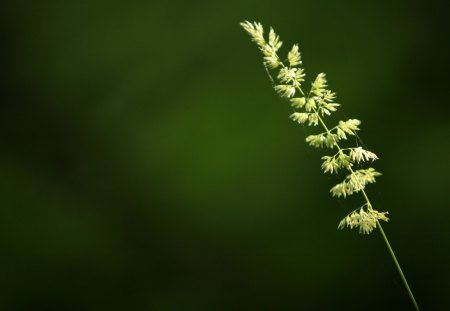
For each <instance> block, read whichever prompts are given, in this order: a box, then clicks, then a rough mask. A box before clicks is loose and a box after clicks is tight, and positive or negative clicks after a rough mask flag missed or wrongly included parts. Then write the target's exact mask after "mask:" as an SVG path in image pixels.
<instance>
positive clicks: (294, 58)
mask: <svg viewBox="0 0 450 311" xmlns="http://www.w3.org/2000/svg"><path fill="white" fill-rule="evenodd" d="M288 61H289V65H290V66H291V67H292V66H297V65H301V64H302V61H301V58H300V52H299V51H298V45H297V44H294V46H293V47H292V49H291V50H290V51H289V53H288Z"/></svg>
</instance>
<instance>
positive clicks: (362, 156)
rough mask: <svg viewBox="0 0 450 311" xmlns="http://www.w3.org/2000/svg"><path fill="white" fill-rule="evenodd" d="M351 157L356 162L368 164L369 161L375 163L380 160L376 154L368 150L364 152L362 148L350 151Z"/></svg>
mask: <svg viewBox="0 0 450 311" xmlns="http://www.w3.org/2000/svg"><path fill="white" fill-rule="evenodd" d="M350 157H351V158H352V160H353V161H355V162H358V163H359V162H363V161H364V162H367V161H373V160H378V157H377V155H376V154H375V153H373V152H370V151H368V150H364V149H363V148H361V147H357V148H353V149H352V150H350Z"/></svg>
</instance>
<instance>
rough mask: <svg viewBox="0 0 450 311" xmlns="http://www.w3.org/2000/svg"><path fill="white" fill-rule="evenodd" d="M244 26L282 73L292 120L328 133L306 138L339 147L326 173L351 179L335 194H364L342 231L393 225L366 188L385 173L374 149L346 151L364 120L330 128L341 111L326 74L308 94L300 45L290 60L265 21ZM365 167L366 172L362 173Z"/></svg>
mask: <svg viewBox="0 0 450 311" xmlns="http://www.w3.org/2000/svg"><path fill="white" fill-rule="evenodd" d="M241 26H242V27H243V28H244V29H245V30H246V31H247V33H248V34H249V35H250V37H251V39H252V41H254V42H255V43H256V44H257V45H258V47H259V49H260V50H261V52H262V53H263V60H264V65H265V66H266V68H267V69H268V70H272V71H277V73H276V75H275V77H276V79H273V81H274V89H275V91H276V92H277V93H278V94H279V95H280V96H281V97H282V98H285V99H288V100H289V103H290V105H291V107H292V109H293V110H294V112H293V113H292V114H291V115H290V118H291V119H292V120H293V121H294V122H297V123H299V124H302V125H306V126H310V127H317V126H319V125H320V126H321V127H322V128H323V130H322V131H321V132H319V133H316V134H313V135H309V136H307V137H306V142H307V143H308V144H309V145H310V146H311V147H315V148H327V149H334V150H335V153H334V154H332V155H327V156H323V157H322V160H323V162H322V170H323V172H324V173H330V174H336V173H338V172H345V171H347V175H346V177H345V178H344V180H342V181H341V182H340V183H338V184H337V185H335V186H334V187H332V188H331V190H330V192H331V194H332V196H334V197H338V198H341V197H342V198H346V197H347V196H350V195H353V194H355V193H359V192H362V193H363V196H364V200H365V202H364V203H363V205H362V206H361V207H359V208H358V209H357V210H355V211H353V212H350V213H348V214H347V215H346V216H345V217H344V218H343V219H342V221H341V222H340V223H339V226H338V228H340V229H342V228H344V227H349V228H351V229H353V228H358V229H359V232H360V233H364V234H368V233H370V232H372V230H373V229H374V228H376V226H377V223H378V222H379V221H380V220H383V221H388V218H387V217H386V214H387V212H379V211H376V210H375V209H373V207H372V204H371V203H370V201H369V199H368V197H367V194H366V192H365V189H366V186H367V185H369V184H372V183H375V182H376V178H377V177H378V176H380V175H381V173H379V172H377V171H376V170H375V169H374V168H372V167H370V165H371V164H372V162H373V161H375V160H377V159H378V156H377V155H376V154H375V153H373V152H372V151H369V150H366V149H364V148H362V147H360V146H355V147H349V148H344V147H343V146H342V145H341V144H342V142H343V141H345V140H347V139H348V138H349V137H351V136H353V137H355V138H356V140H358V139H359V137H358V135H357V132H358V131H359V129H360V125H361V121H359V120H357V119H348V120H341V121H339V122H338V124H337V125H335V126H333V127H328V126H327V125H326V123H325V118H326V117H328V116H330V115H331V114H332V113H333V112H335V111H337V110H338V107H339V106H340V105H339V104H338V103H337V102H336V93H334V92H333V91H331V90H330V89H329V88H328V81H327V77H326V75H325V73H319V74H318V75H317V76H316V77H315V79H314V80H313V81H312V82H311V87H310V89H309V90H308V91H306V88H305V86H304V82H305V70H304V68H303V66H302V58H301V54H300V51H299V47H298V44H294V45H293V46H292V48H291V49H290V50H289V52H288V53H287V57H286V58H282V57H280V56H279V55H278V51H279V49H280V48H281V46H282V42H281V41H280V38H279V36H278V35H277V34H276V33H275V31H274V29H273V28H270V31H269V34H268V36H267V37H265V34H264V28H263V26H262V25H261V24H260V23H257V22H254V23H251V22H248V21H245V22H243V23H241ZM362 165H365V166H366V167H365V168H359V169H356V166H358V167H360V166H362Z"/></svg>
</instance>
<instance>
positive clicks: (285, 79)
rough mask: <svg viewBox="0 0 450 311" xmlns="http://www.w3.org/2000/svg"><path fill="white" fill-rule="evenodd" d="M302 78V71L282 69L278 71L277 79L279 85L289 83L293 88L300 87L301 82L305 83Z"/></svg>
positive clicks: (299, 69) (298, 69)
mask: <svg viewBox="0 0 450 311" xmlns="http://www.w3.org/2000/svg"><path fill="white" fill-rule="evenodd" d="M304 76H305V74H304V73H303V69H301V68H288V67H283V68H281V69H280V72H279V73H278V77H277V78H278V79H279V80H280V82H281V83H290V84H292V85H293V86H295V87H300V86H301V82H303V81H305V80H304V79H303V77H304Z"/></svg>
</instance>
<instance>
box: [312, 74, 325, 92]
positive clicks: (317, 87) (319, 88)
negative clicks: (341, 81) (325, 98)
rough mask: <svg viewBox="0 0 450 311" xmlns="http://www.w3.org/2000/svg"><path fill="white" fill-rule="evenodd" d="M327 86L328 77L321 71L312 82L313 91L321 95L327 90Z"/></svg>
mask: <svg viewBox="0 0 450 311" xmlns="http://www.w3.org/2000/svg"><path fill="white" fill-rule="evenodd" d="M326 87H327V79H326V76H325V74H324V73H323V72H322V73H319V74H318V75H317V78H316V80H314V82H313V83H312V88H311V93H313V94H314V95H316V96H321V95H322V94H323V93H324V92H325V91H326Z"/></svg>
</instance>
